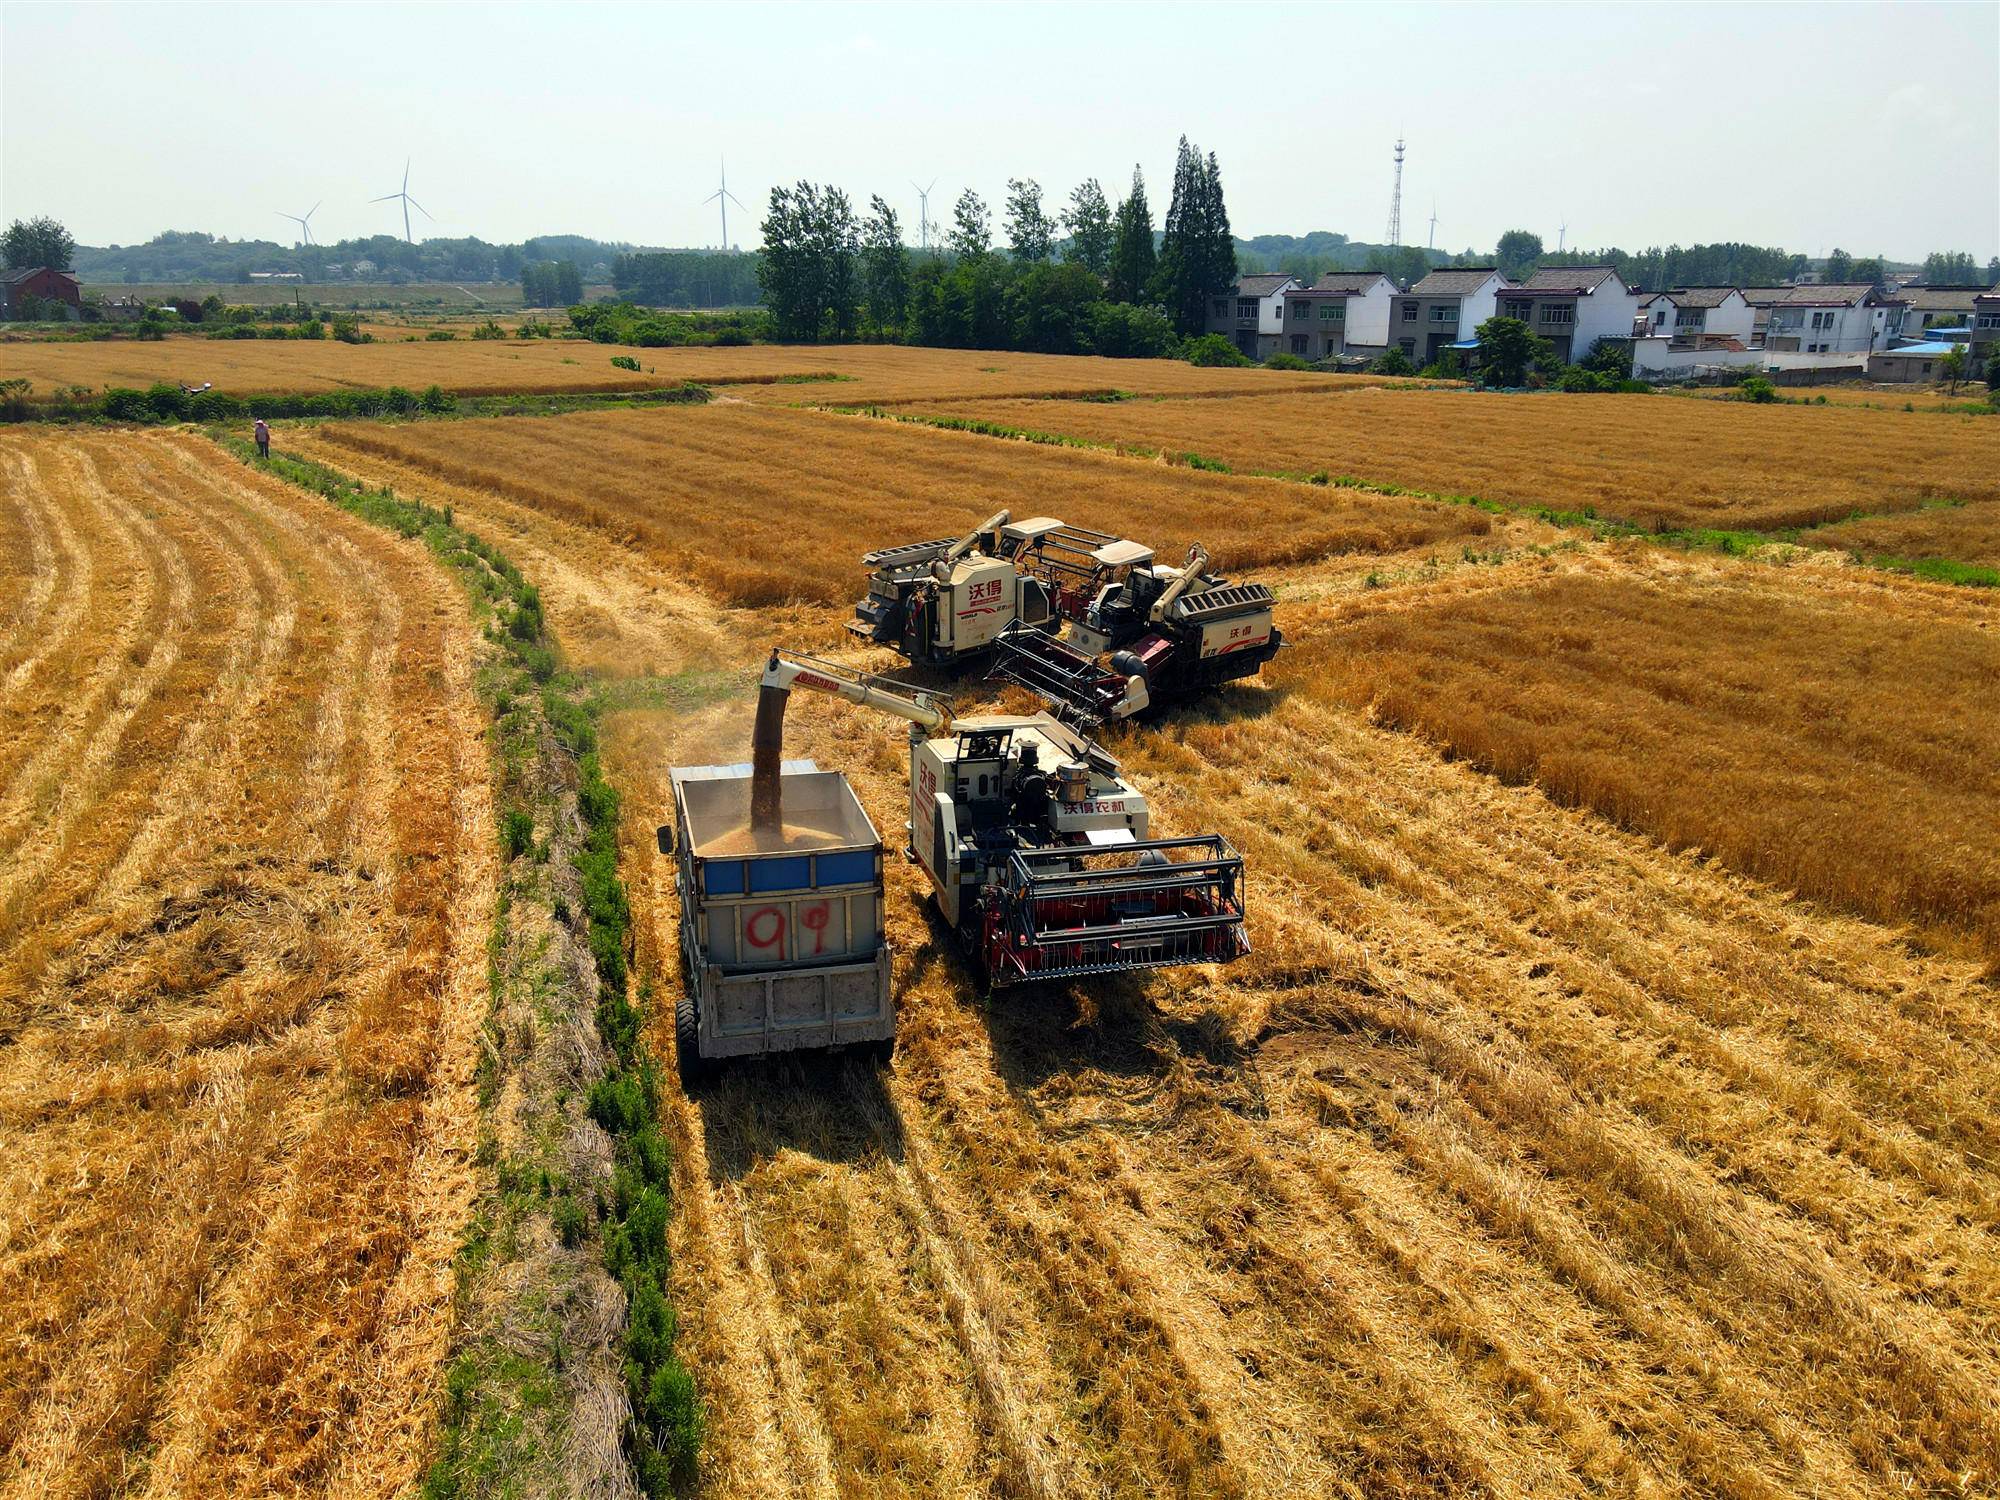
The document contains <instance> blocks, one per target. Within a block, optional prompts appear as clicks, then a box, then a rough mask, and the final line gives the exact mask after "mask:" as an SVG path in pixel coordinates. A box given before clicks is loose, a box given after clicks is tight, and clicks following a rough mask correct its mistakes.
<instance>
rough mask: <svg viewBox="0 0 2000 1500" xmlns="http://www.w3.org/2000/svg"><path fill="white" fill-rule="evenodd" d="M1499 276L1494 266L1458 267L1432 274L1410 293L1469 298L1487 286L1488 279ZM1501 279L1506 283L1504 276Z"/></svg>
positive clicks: (1420, 295) (1426, 295) (1421, 295)
mask: <svg viewBox="0 0 2000 1500" xmlns="http://www.w3.org/2000/svg"><path fill="white" fill-rule="evenodd" d="M1499 275H1500V272H1499V270H1498V268H1497V267H1494V266H1456V267H1453V268H1452V269H1451V270H1448V271H1433V272H1431V273H1430V274H1429V275H1428V276H1426V277H1425V278H1424V279H1423V280H1422V281H1420V282H1418V283H1417V284H1416V285H1415V286H1413V287H1411V288H1410V291H1411V292H1412V293H1414V294H1415V295H1416V296H1419V297H1469V296H1471V295H1472V293H1474V292H1476V291H1478V290H1479V289H1480V288H1481V287H1483V286H1484V285H1486V281H1487V278H1488V277H1491V276H1499ZM1500 279H1501V281H1502V282H1503V283H1504V282H1505V281H1506V278H1505V277H1504V276H1502V277H1501V278H1500Z"/></svg>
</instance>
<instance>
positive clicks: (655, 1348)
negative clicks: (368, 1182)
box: [217, 434, 703, 1500]
mask: <svg viewBox="0 0 2000 1500" xmlns="http://www.w3.org/2000/svg"><path fill="white" fill-rule="evenodd" d="M217 441H219V442H220V443H221V444H222V445H223V446H224V447H225V448H226V449H227V450H229V451H230V452H232V453H234V454H235V455H236V456H237V457H238V458H240V459H242V460H243V461H244V462H246V463H248V464H250V465H252V466H253V467H257V468H261V469H265V470H268V471H269V472H271V473H273V474H275V475H276V476H278V477H279V478H282V479H284V480H286V481H288V482H289V483H291V484H294V485H296V486H298V487H300V488H302V489H305V490H307V491H310V492H311V493H313V494H316V495H320V496H322V497H324V498H325V499H327V500H329V501H331V502H332V503H333V504H335V505H337V506H339V507H340V508H341V509H343V510H345V511H347V512H349V513H350V514H352V515H355V516H358V517H360V518H361V519H363V520H365V521H368V522H369V523H371V524H373V525H377V526H381V527H384V528H386V529H388V530H391V531H394V532H396V533H397V534H399V535H401V536H404V537H408V538H412V539H418V540H421V541H422V542H423V544H424V545H425V546H426V547H427V548H428V549H429V550H430V552H431V553H432V555H433V556H434V557H436V558H437V559H438V561H439V562H440V563H442V564H443V565H444V566H446V567H447V568H449V569H450V570H451V571H452V572H453V573H454V574H455V576H457V577H458V579H459V580H460V581H461V583H462V584H463V585H464V587H465V589H466V592H467V595H468V597H469V599H470V602H471V607H472V609H473V613H474V617H475V619H476V620H477V621H478V622H479V624H480V625H481V627H482V630H483V634H484V637H485V640H486V641H487V642H488V643H489V645H490V650H489V651H488V652H487V654H486V659H485V660H484V661H483V662H482V665H481V669H480V693H481V698H482V701H483V702H484V703H485V705H486V707H487V708H488V710H489V712H490V714H491V716H492V734H491V743H492V750H493V755H494V758H495V762H496V764H495V770H496V775H495V788H496V806H497V810H498V813H499V816H498V820H497V826H496V828H495V839H496V841H497V843H498V845H499V848H500V852H501V855H502V858H503V859H504V860H505V861H506V864H507V877H506V879H505V880H504V881H503V883H502V887H501V892H500V896H499V899H498V903H497V909H496V911H495V914H494V925H493V930H492V933H491V935H490V937H489V940H488V984H489V992H490V996H491V1005H490V1008H489V1014H488V1017H487V1023H486V1027H485V1031H484V1034H483V1037H482V1059H481V1063H480V1069H479V1079H478V1086H479V1100H480V1108H481V1122H482V1123H481V1130H480V1140H479V1143H478V1149H477V1155H476V1160H477V1162H478V1163H479V1165H480V1166H481V1167H482V1168H483V1169H487V1170H488V1172H489V1173H490V1176H489V1177H488V1178H487V1180H486V1181H485V1182H484V1183H483V1185H482V1188H481V1190H480V1193H479V1197H478V1199H477V1202H476V1203H475V1207H474V1213H473V1217H472V1220H471V1223H470V1224H469V1226H468V1229H467V1233H466V1237H465V1241H464V1243H463V1245H462V1246H461V1248H460V1252H459V1255H458V1259H457V1266H456V1270H457V1304H458V1318H457V1322H458V1332H457V1334H456V1335H455V1337H454V1346H453V1358H452V1362H451V1364H450V1366H449V1367H448V1369H447V1372H446V1376H445V1381H444V1391H443V1410H442V1414H441V1422H440V1426H439V1432H438V1437H437V1449H436V1456H435V1458H434V1460H433V1461H432V1463H431V1465H430V1468H429V1469H428V1471H427V1472H426V1474H425V1476H424V1481H423V1486H422V1493H423V1495H424V1496H425V1497H427V1500H456V1497H465V1496H489V1495H517V1494H551V1495H553V1494H565V1493H574V1492H577V1491H578V1490H579V1489H581V1488H596V1485H594V1484H591V1483H589V1482H588V1481H590V1480H592V1479H595V1478H602V1477H603V1476H592V1475H589V1474H579V1473H578V1472H577V1470H576V1468H575V1459H574V1457H573V1455H572V1453H571V1449H572V1448H573V1447H574V1446H577V1445H573V1444H571V1443H570V1442H568V1441H567V1439H568V1437H569V1435H570V1432H571V1428H572V1426H573V1420H572V1419H573V1417H574V1414H575V1411H576V1409H577V1407H578V1405H579V1402H578V1398H579V1396H580V1395H582V1394H585V1393H586V1392H588V1391H589V1389H590V1382H589V1378H588V1376H589V1371H590V1369H591V1367H592V1365H593V1360H592V1355H593V1352H595V1354H596V1359H595V1366H596V1367H597V1368H598V1370H599V1373H601V1374H602V1376H603V1377H604V1379H603V1380H602V1381H600V1382H599V1384H604V1383H609V1382H615V1383H617V1384H618V1385H622V1387H623V1390H624V1395H625V1398H626V1402H627V1404H628V1406H629V1409H630V1420H629V1422H628V1424H627V1426H626V1428H625V1431H624V1432H623V1433H622V1435H620V1436H621V1438H622V1441H621V1442H620V1443H618V1444H616V1445H613V1446H617V1447H620V1448H622V1453H623V1463H625V1464H628V1465H629V1466H630V1479H631V1480H632V1481H634V1482H636V1484H637V1486H638V1488H639V1489H640V1491H641V1492H642V1493H644V1494H646V1495H648V1496H663V1495H669V1494H682V1493H687V1492H688V1491H689V1490H690V1489H691V1488H692V1486H693V1485H694V1482H695V1478H696V1466H697V1462H698V1459H699V1455H700V1444H701V1436H702V1428H703V1418H702V1411H701V1407H700V1403H699V1400H698V1398H697V1395H696V1392H695V1389H694V1382H693V1379H692V1377H691V1376H690V1375H689V1373H688V1371H687V1369H686V1367H685V1366H684V1365H683V1364H682V1362H681V1360H680V1358H679V1356H678V1355H677V1353H676V1352H675V1341H676V1331H677V1330H676V1319H675V1316H674V1312H673V1309H672V1307H671V1306H670V1305H669V1303H668V1301H667V1284H668V1283H667V1272H668V1250H667V1238H666V1235H667V1222H668V1218H669V1215H670V1214H671V1212H672V1198H671V1186H670V1176H669V1174H670V1171H671V1167H672V1156H671V1152H670V1149H669V1147H668V1144H667V1139H666V1136H665V1134H664V1132H663V1130H662V1128H661V1119H660V1088H661V1085H660V1080H659V1076H658V1073H657V1071H656V1070H655V1068H654V1066H653V1063H652V1059H651V1056H650V1053H649V1051H648V1050H647V1048H646V1045H645V1043H644V1041H643V1039H642V1037H641V1026H642V1011H643V1008H644V1006H645V1004H646V1002H647V1000H648V998H649V997H648V996H647V995H646V994H645V993H643V992H642V993H641V994H640V995H639V996H638V997H637V1002H636V1003H635V1001H634V997H633V995H632V988H633V985H632V977H631V973H630V968H629V965H628V963H627V958H626V955H627V954H628V952H629V951H630V945H631V921H632V913H631V905H630V901H629V899H628V897H627V894H626V889H625V885H624V882H623V881H622V879H621V878H620V876H619V872H618V843H617V828H618V813H619V798H618V792H617V790H616V789H615V788H614V787H612V786H611V784H610V783H609V782H608V781H607V780H606V779H605V777H604V774H603V768H602V765H601V762H600V760H599V756H598V724H599V721H600V720H601V717H602V715H603V714H604V713H605V712H606V711H607V706H608V704H607V696H606V695H605V694H604V693H603V692H602V691H600V690H599V689H598V688H597V686H596V685H595V683H594V682H593V681H592V680H590V679H589V678H587V677H585V676H582V675H579V674H575V673H570V672H566V671H563V670H562V669H561V667H560V664H559V661H558V658H557V655H556V652H555V649H554V644H553V642H552V640H551V639H550V637H549V634H548V627H547V619H546V616H545V613H544V610H543V607H542V600H541V595H540V593H539V592H538V591H537V590H536V588H535V587H534V585H533V584H532V583H531V582H529V580H528V579H526V578H525V577H524V576H523V575H522V574H521V572H520V570H519V569H518V568H517V567H515V566H514V564H513V563H511V562H510V561H509V560H508V559H507V558H506V557H505V556H504V555H503V554H501V553H500V552H499V551H498V549H496V548H494V547H493V546H492V545H491V544H490V543H488V542H486V541H484V540H483V539H482V538H480V537H479V536H477V535H475V534H474V533H472V532H471V531H469V530H467V529H465V528H464V527H461V526H460V525H459V524H458V523H457V520H456V518H455V516H454V515H453V513H452V510H451V508H450V507H448V506H447V507H443V508H439V507H435V506H431V505H427V504H425V503H424V502H423V501H421V500H418V499H414V498H410V497H406V496H402V495H398V494H396V493H395V492H394V491H393V490H392V489H391V488H390V487H388V486H386V485H385V486H381V487H379V488H371V487H369V486H367V485H365V484H363V483H361V482H360V481H358V480H356V479H354V478H352V477H351V476H349V475H346V474H343V473H341V472H340V471H338V470H336V469H334V468H331V467H330V466H328V465H325V464H321V463H317V462H314V461H311V460H305V459H298V458H291V457H286V456H283V455H274V456H273V457H271V458H270V459H268V460H259V459H258V458H257V457H256V456H255V449H254V448H253V446H252V445H251V444H250V443H249V442H247V441H245V440H244V439H242V438H240V437H235V436H232V435H229V434H217ZM701 690H702V685H700V684H694V685H692V686H691V687H690V688H689V691H701ZM578 949H581V950H582V952H586V953H587V954H588V960H589V961H588V964H587V965H586V964H584V963H582V962H581V961H580V959H581V954H580V953H578V952H577V951H576V950H578ZM592 973H594V984H592V983H590V981H589V979H588V978H586V979H583V980H581V981H580V980H579V978H578V976H579V974H586V975H587V974H592ZM593 991H594V995H593ZM586 1028H587V1029H586ZM579 1041H581V1042H583V1043H584V1044H585V1045H582V1046H579V1045H577V1043H578V1042H579ZM579 1056H582V1057H583V1058H584V1059H585V1060H584V1061H583V1062H582V1063H581V1064H580V1065H579V1064H578V1063H577V1062H576V1061H575V1059H577V1058H578V1057H579ZM509 1096H511V1098H512V1099H513V1100H515V1101H516V1102H515V1103H514V1105H513V1106H512V1107H511V1108H510V1109H508V1110H507V1112H506V1114H505V1117H504V1118H503V1100H504V1099H505V1098H507V1097H509ZM594 1129H601V1130H602V1131H603V1132H604V1135H605V1136H606V1137H607V1138H608V1140H609V1142H610V1147H611V1150H610V1153H609V1154H610V1159H611V1164H610V1168H609V1171H608V1172H599V1173H596V1174H593V1173H592V1172H591V1171H590V1170H589V1169H588V1168H587V1167H586V1168H581V1169H579V1168H578V1167H576V1166H574V1165H572V1164H573V1163H578V1162H590V1161H593V1160H599V1159H601V1157H602V1155H603V1153H602V1149H601V1147H600V1148H597V1149H594V1150H593V1149H591V1148H590V1146H589V1144H588V1141H587V1140H586V1139H583V1138H582V1136H581V1135H580V1133H581V1132H584V1131H587V1130H594ZM503 1136H504V1137H505V1138H506V1140H507V1144H506V1145H505V1146H503V1145H502V1144H501V1141H502V1138H503ZM611 1283H615V1285H616V1287H617V1288H618V1292H619V1294H622V1296H620V1300H622V1303H623V1310H624V1314H625V1315H624V1317H623V1319H622V1327H620V1328H619V1330H618V1332H617V1333H616V1335H615V1337H616V1340H617V1346H616V1347H615V1348H607V1349H601V1350H598V1351H592V1350H591V1349H590V1348H588V1347H587V1346H588V1344H589V1342H590V1341H591V1339H592V1338H593V1336H594V1334H593V1322H592V1318H593V1314H592V1313H591V1311H590V1308H591V1303H592V1300H593V1296H594V1294H596V1293H597V1292H599V1291H600V1289H604V1288H608V1286H609V1284H611ZM600 1394H602V1393H601V1392H600ZM582 1446H584V1447H586V1448H587V1447H588V1445H587V1444H586V1445H582ZM613 1461H614V1462H617V1460H616V1458H615V1456H614V1459H613ZM613 1478H614V1481H615V1483H616V1485H617V1486H619V1487H622V1484H623V1481H622V1480H616V1478H615V1476H613Z"/></svg>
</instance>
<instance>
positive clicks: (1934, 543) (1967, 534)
mask: <svg viewBox="0 0 2000 1500" xmlns="http://www.w3.org/2000/svg"><path fill="white" fill-rule="evenodd" d="M1799 540H1800V541H1802V542H1805V543H1806V544H1807V545H1809V546H1813V547H1837V548H1840V549H1842V550H1849V551H1854V552H1859V553H1861V554H1862V555H1863V556H1864V557H1905V558H1917V557H1949V558H1952V559H1954V560H1956V561H1958V562H1965V563H1977V564H1980V565H1982V566H1985V567H1989V568H2000V503H1995V502H1993V501H1990V500H1987V501H1977V500H1975V501H1972V502H1970V503H1968V504H1964V505H1926V506H1924V507H1923V508H1922V509H1920V510H1913V511H1904V512H1902V513H1901V514H1899V515H1893V516H1871V517H1869V518H1868V519H1867V520H1862V521H1842V522H1837V523H1835V524H1834V525H1832V526H1821V527H1818V528H1816V529H1815V530H1812V531H1809V532H1807V533H1806V534H1805V535H1804V536H1802V537H1800V538H1799Z"/></svg>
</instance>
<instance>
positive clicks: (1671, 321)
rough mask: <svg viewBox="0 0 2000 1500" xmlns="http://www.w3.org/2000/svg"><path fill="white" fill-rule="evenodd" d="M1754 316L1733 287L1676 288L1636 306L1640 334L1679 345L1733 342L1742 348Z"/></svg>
mask: <svg viewBox="0 0 2000 1500" xmlns="http://www.w3.org/2000/svg"><path fill="white" fill-rule="evenodd" d="M1756 327H1757V318H1756V314H1755V313H1753V312H1752V311H1751V310H1750V304H1749V303H1748V302H1746V301H1745V300H1744V299H1743V293H1741V292H1740V291H1738V290H1737V289H1736V288H1735V287H1733V286H1677V287H1675V288H1674V289H1673V290H1672V291H1670V292H1658V293H1655V294H1654V295H1653V296H1651V297H1647V298H1644V299H1643V300H1641V302H1640V303H1639V331H1640V334H1641V336H1643V337H1646V338H1664V339H1670V340H1672V341H1673V342H1675V343H1678V344H1688V343H1698V342H1700V341H1702V340H1704V339H1708V340H1714V339H1735V340H1736V341H1737V342H1739V343H1741V344H1742V345H1743V346H1744V347H1745V348H1748V347H1749V345H1750V336H1751V335H1752V334H1753V333H1755V332H1756Z"/></svg>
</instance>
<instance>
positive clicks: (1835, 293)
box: [1743, 281, 1875, 307]
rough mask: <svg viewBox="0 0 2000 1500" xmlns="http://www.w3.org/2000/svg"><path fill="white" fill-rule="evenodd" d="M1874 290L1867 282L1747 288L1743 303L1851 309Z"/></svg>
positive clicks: (1767, 305) (1766, 305)
mask: <svg viewBox="0 0 2000 1500" xmlns="http://www.w3.org/2000/svg"><path fill="white" fill-rule="evenodd" d="M1874 290H1875V287H1874V285H1873V284H1872V283H1870V282H1866V281H1842V282H1830V283H1828V284H1826V285H1824V286H1746V287H1745V288H1743V299H1744V300H1745V301H1746V302H1752V303H1755V304H1756V305H1758V306H1760V307H1772V306H1780V305H1785V306H1799V307H1834V306H1840V307H1852V306H1853V305H1854V304H1855V303H1857V302H1860V301H1861V300H1863V299H1864V298H1865V297H1867V296H1868V294H1869V293H1870V292H1872V291H1874Z"/></svg>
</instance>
